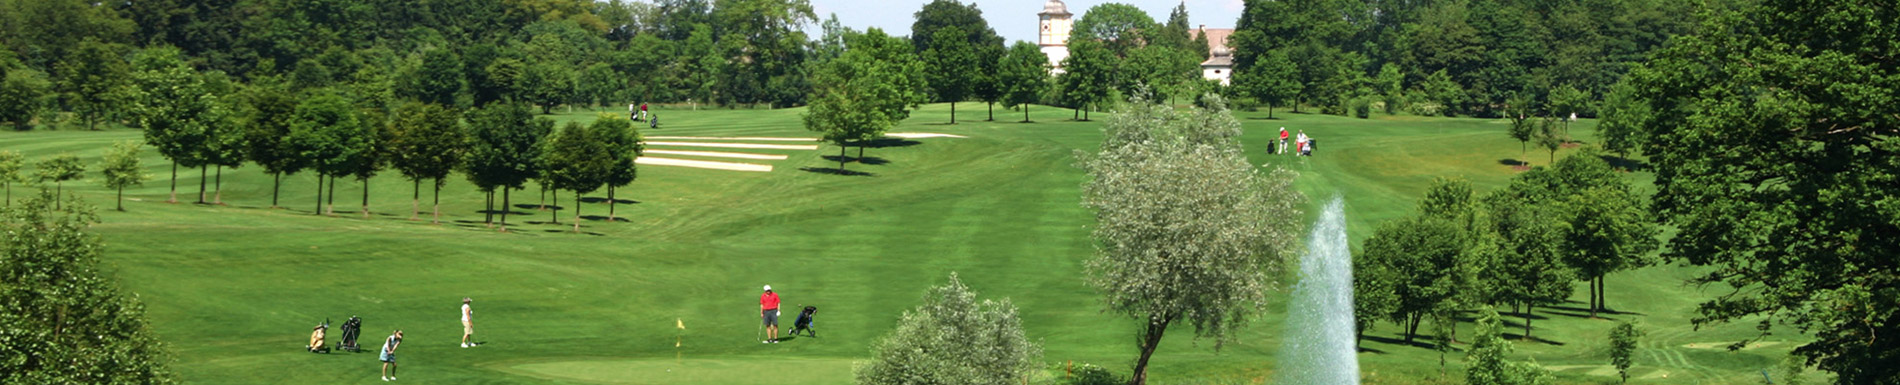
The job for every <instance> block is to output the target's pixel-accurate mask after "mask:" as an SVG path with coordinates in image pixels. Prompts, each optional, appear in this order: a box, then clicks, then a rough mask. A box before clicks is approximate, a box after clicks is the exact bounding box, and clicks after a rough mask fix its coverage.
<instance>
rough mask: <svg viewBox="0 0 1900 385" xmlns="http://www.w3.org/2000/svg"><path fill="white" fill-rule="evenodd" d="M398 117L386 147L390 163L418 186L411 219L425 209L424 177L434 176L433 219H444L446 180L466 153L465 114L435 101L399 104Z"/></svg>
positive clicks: (412, 201) (391, 127) (410, 207)
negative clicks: (443, 189)
mask: <svg viewBox="0 0 1900 385" xmlns="http://www.w3.org/2000/svg"><path fill="white" fill-rule="evenodd" d="M394 115H395V120H393V121H391V122H390V127H389V128H390V130H389V143H388V144H387V145H386V146H385V147H384V148H385V151H387V152H388V154H389V163H390V165H391V166H393V167H395V168H396V170H397V171H398V172H401V173H402V175H403V177H405V178H409V181H410V182H412V184H413V185H414V188H413V189H412V192H413V193H412V194H411V196H410V205H409V219H410V220H415V219H416V218H417V216H419V215H421V210H422V207H421V206H422V180H423V179H431V180H433V181H434V182H435V183H434V185H433V187H434V189H435V201H434V202H435V203H432V204H431V206H432V207H434V212H435V214H434V216H433V217H432V219H431V220H430V222H431V223H439V222H440V221H441V219H442V184H443V183H444V182H443V181H444V178H448V176H449V172H450V171H453V170H454V169H455V167H456V166H457V165H460V164H461V163H462V156H463V153H464V152H465V151H466V149H465V148H464V147H463V146H465V145H466V144H467V143H468V138H467V135H466V134H465V133H464V132H463V129H462V116H461V114H459V113H456V112H455V111H453V110H450V109H448V108H446V107H443V106H441V105H437V104H433V103H415V102H411V103H405V104H403V105H402V106H401V107H397V108H396V112H395V114H394Z"/></svg>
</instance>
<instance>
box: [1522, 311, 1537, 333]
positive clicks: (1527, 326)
mask: <svg viewBox="0 0 1900 385" xmlns="http://www.w3.org/2000/svg"><path fill="white" fill-rule="evenodd" d="M1535 310H1537V303H1535V302H1531V301H1524V338H1522V339H1525V340H1529V339H1531V312H1532V311H1535Z"/></svg>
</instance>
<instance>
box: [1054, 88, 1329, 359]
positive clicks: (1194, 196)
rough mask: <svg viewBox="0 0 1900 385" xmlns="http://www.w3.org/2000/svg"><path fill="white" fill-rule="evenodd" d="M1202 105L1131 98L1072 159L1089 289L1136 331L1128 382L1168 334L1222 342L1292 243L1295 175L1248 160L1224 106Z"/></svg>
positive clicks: (1296, 214)
mask: <svg viewBox="0 0 1900 385" xmlns="http://www.w3.org/2000/svg"><path fill="white" fill-rule="evenodd" d="M1203 104H1205V105H1207V106H1208V107H1207V108H1197V109H1195V110H1194V111H1192V112H1188V113H1177V112H1175V111H1174V109H1173V108H1171V107H1168V106H1163V105H1160V104H1157V103H1155V102H1151V101H1148V100H1145V99H1142V98H1140V97H1137V98H1136V99H1135V100H1133V101H1131V102H1130V103H1129V105H1130V107H1129V110H1128V111H1123V112H1121V113H1119V114H1116V115H1115V117H1114V118H1113V119H1112V120H1111V121H1109V122H1108V124H1107V131H1106V136H1105V138H1104V139H1103V143H1102V147H1101V151H1100V152H1099V153H1096V154H1081V155H1080V156H1079V157H1080V158H1082V161H1081V162H1080V165H1081V167H1082V168H1083V169H1084V170H1086V171H1087V172H1088V173H1089V176H1090V179H1089V181H1088V182H1086V183H1085V184H1084V185H1083V192H1084V195H1083V205H1084V206H1086V207H1088V208H1090V209H1091V210H1093V211H1094V212H1095V218H1096V222H1097V225H1096V227H1095V230H1094V232H1093V233H1092V234H1091V237H1092V238H1093V239H1094V240H1095V242H1096V245H1097V250H1096V255H1095V256H1094V257H1093V258H1091V259H1089V261H1088V262H1087V271H1088V282H1089V284H1090V286H1094V287H1095V289H1096V290H1098V291H1100V292H1101V293H1102V295H1103V297H1104V299H1105V302H1106V306H1107V310H1108V311H1111V312H1114V313H1117V314H1122V315H1124V316H1128V317H1132V318H1135V319H1136V320H1138V321H1140V322H1141V324H1142V326H1141V329H1140V330H1139V332H1138V334H1137V336H1138V340H1137V347H1138V348H1139V350H1140V357H1139V358H1137V359H1136V361H1135V367H1134V371H1133V373H1134V375H1133V379H1132V381H1131V383H1134V384H1142V383H1145V382H1146V380H1147V378H1148V376H1147V374H1148V371H1147V369H1148V363H1149V359H1150V358H1152V357H1153V355H1154V352H1155V349H1156V348H1158V347H1159V346H1160V344H1161V338H1162V336H1163V335H1164V334H1165V333H1166V332H1167V330H1168V328H1169V327H1171V326H1192V327H1193V329H1194V334H1195V336H1197V337H1205V338H1213V339H1214V340H1215V341H1216V347H1218V346H1220V345H1219V344H1220V343H1223V342H1225V341H1227V340H1228V339H1229V338H1231V337H1232V336H1233V332H1234V330H1236V329H1237V328H1239V327H1241V326H1244V325H1246V324H1247V322H1248V320H1250V319H1252V318H1253V317H1254V316H1255V314H1256V313H1255V312H1256V311H1257V309H1259V308H1260V307H1261V306H1262V305H1264V304H1265V302H1266V300H1267V299H1266V288H1267V287H1270V286H1273V285H1274V283H1275V281H1276V278H1275V277H1277V276H1278V275H1277V274H1276V271H1277V270H1278V269H1279V268H1280V267H1281V266H1283V265H1284V264H1285V259H1286V258H1287V257H1288V256H1289V255H1290V254H1291V251H1290V250H1291V248H1292V247H1293V244H1294V242H1295V239H1296V238H1297V237H1298V236H1297V234H1296V232H1297V231H1298V230H1297V227H1298V224H1297V223H1295V219H1294V218H1300V217H1301V214H1300V210H1299V208H1298V207H1300V203H1299V202H1301V201H1303V200H1304V198H1303V197H1302V196H1301V195H1300V194H1299V193H1298V192H1297V191H1295V190H1293V189H1292V187H1291V185H1290V183H1291V182H1290V181H1291V180H1292V174H1291V173H1290V172H1287V171H1284V170H1279V169H1275V170H1273V171H1271V173H1263V172H1261V171H1260V170H1259V168H1257V167H1256V166H1254V165H1252V164H1250V163H1248V162H1247V160H1246V156H1245V153H1244V151H1242V149H1241V146H1240V143H1239V141H1238V139H1237V138H1238V137H1239V134H1240V122H1239V121H1237V120H1235V119H1234V118H1233V116H1232V115H1230V113H1229V112H1228V111H1227V109H1226V103H1225V101H1224V100H1221V99H1220V98H1219V97H1218V96H1210V97H1209V99H1208V100H1206V101H1205V102H1204V103H1203ZM1177 114H1181V115H1177ZM1183 115H1185V116H1183ZM1157 122H1160V123H1159V124H1157Z"/></svg>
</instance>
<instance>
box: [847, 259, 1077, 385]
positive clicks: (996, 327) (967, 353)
mask: <svg viewBox="0 0 1900 385" xmlns="http://www.w3.org/2000/svg"><path fill="white" fill-rule="evenodd" d="M923 302H924V303H923V304H921V305H918V306H917V308H915V309H911V310H909V311H905V312H904V315H903V317H902V318H899V319H898V321H897V329H895V330H892V331H891V332H890V333H889V334H885V335H884V336H883V337H880V338H878V340H877V342H874V343H873V344H872V345H871V346H872V347H871V357H872V358H871V361H870V363H868V364H865V365H862V366H859V367H857V369H856V370H853V371H854V372H856V373H855V374H856V378H857V383H858V384H860V385H886V384H917V383H928V384H946V385H950V384H969V385H976V384H1013V383H1018V382H1022V381H1026V380H1028V379H1029V377H1030V376H1031V375H1033V373H1035V372H1037V371H1039V368H1038V367H1039V366H1040V363H1039V362H1038V360H1039V359H1040V358H1041V356H1042V348H1041V347H1038V346H1036V343H1035V342H1031V341H1030V340H1029V337H1028V336H1026V335H1025V334H1024V333H1023V324H1022V318H1021V317H1020V316H1018V315H1017V311H1016V305H1014V304H1012V303H1010V301H1009V299H1007V298H1005V299H1003V300H1002V301H993V300H988V299H985V300H983V301H982V302H977V298H976V292H973V291H971V290H970V288H969V287H967V286H964V285H963V281H962V280H961V279H958V278H957V274H956V273H954V272H953V273H950V282H949V283H945V284H944V285H943V286H937V287H932V288H930V290H929V291H928V292H926V293H925V294H924V298H923Z"/></svg>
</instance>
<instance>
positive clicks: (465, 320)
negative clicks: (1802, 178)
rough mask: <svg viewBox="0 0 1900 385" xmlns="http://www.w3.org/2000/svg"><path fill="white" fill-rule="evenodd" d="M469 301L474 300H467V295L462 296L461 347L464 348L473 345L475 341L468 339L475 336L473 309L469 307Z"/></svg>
mask: <svg viewBox="0 0 1900 385" xmlns="http://www.w3.org/2000/svg"><path fill="white" fill-rule="evenodd" d="M470 302H474V301H472V300H469V299H468V297H462V347H464V348H467V347H473V346H475V342H473V341H469V337H473V336H475V310H473V309H469V307H468V305H469V303H470Z"/></svg>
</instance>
